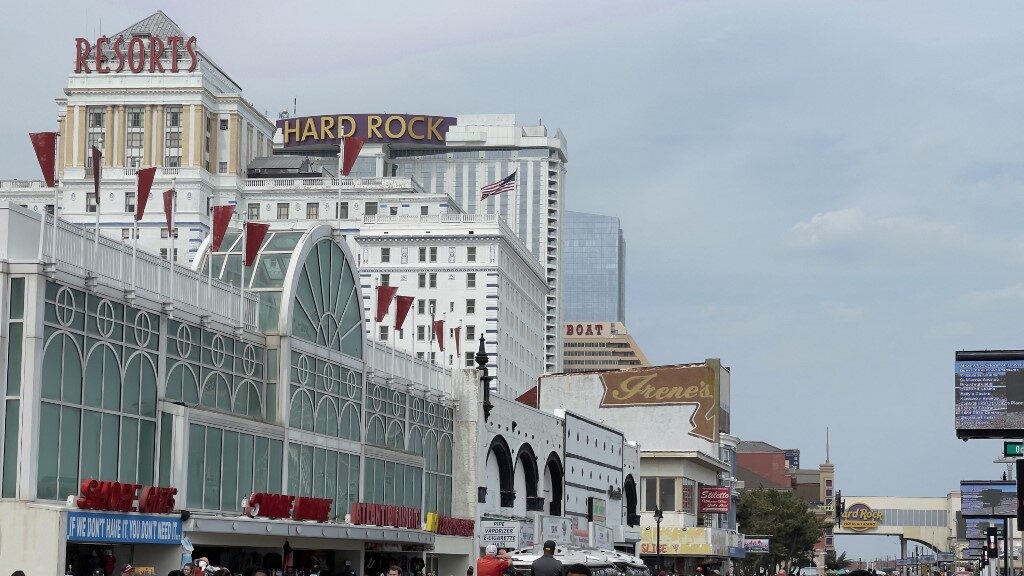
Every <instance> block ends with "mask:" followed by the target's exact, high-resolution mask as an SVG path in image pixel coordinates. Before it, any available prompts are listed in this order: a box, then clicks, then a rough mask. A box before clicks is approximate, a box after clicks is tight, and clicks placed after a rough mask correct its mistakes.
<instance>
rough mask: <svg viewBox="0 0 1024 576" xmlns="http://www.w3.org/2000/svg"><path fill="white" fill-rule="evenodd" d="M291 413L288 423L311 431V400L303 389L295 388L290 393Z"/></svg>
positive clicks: (293, 426)
mask: <svg viewBox="0 0 1024 576" xmlns="http://www.w3.org/2000/svg"><path fill="white" fill-rule="evenodd" d="M291 406H292V410H291V414H290V416H289V421H288V425H289V426H291V427H292V428H299V429H302V430H306V431H308V432H312V431H313V400H312V399H311V398H310V397H309V393H308V392H306V391H305V390H296V391H295V393H294V394H292V401H291Z"/></svg>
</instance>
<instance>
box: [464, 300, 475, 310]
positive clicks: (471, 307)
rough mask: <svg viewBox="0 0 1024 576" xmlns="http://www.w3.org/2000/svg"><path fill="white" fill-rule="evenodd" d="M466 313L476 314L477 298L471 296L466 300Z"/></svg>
mask: <svg viewBox="0 0 1024 576" xmlns="http://www.w3.org/2000/svg"><path fill="white" fill-rule="evenodd" d="M466 314H476V300H475V299H473V298H469V299H467V300H466Z"/></svg>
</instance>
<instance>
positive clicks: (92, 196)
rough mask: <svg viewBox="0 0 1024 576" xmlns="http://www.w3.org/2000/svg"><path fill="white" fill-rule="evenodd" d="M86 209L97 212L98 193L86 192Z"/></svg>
mask: <svg viewBox="0 0 1024 576" xmlns="http://www.w3.org/2000/svg"><path fill="white" fill-rule="evenodd" d="M85 211H86V212H95V211H96V193H95V192H87V193H86V194H85Z"/></svg>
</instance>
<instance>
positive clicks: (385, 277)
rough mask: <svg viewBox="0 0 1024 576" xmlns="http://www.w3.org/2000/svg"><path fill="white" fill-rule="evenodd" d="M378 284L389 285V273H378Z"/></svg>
mask: <svg viewBox="0 0 1024 576" xmlns="http://www.w3.org/2000/svg"><path fill="white" fill-rule="evenodd" d="M380 285H381V286H391V274H381V275H380Z"/></svg>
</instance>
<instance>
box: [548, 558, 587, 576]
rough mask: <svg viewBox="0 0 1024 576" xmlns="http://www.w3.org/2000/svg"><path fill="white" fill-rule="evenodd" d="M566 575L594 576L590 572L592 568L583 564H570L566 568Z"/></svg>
mask: <svg viewBox="0 0 1024 576" xmlns="http://www.w3.org/2000/svg"><path fill="white" fill-rule="evenodd" d="M538 560H540V558H538ZM565 576H593V575H592V574H591V572H590V568H587V567H586V566H584V565H583V564H569V566H568V567H566V569H565Z"/></svg>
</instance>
